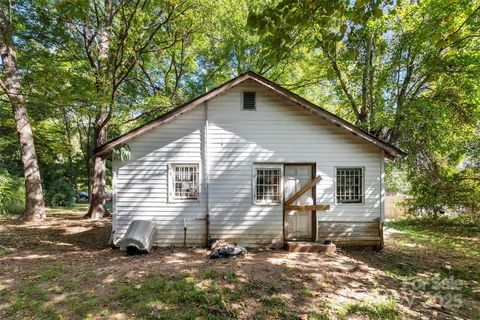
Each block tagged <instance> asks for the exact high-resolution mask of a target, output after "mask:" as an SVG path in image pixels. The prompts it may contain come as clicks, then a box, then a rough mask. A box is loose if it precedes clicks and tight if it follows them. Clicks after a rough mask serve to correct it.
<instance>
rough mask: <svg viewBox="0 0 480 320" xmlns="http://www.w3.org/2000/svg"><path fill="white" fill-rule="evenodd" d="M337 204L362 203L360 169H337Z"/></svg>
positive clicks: (361, 172)
mask: <svg viewBox="0 0 480 320" xmlns="http://www.w3.org/2000/svg"><path fill="white" fill-rule="evenodd" d="M337 202H338V203H362V202H363V169H362V168H337Z"/></svg>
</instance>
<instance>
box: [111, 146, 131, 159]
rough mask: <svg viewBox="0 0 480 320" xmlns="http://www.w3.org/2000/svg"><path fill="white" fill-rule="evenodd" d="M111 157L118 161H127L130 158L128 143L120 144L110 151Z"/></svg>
mask: <svg viewBox="0 0 480 320" xmlns="http://www.w3.org/2000/svg"><path fill="white" fill-rule="evenodd" d="M112 154H113V155H112V156H113V159H115V160H119V161H128V160H130V159H131V152H130V147H129V146H128V144H122V145H121V146H118V147H117V148H115V149H114V150H113V151H112Z"/></svg>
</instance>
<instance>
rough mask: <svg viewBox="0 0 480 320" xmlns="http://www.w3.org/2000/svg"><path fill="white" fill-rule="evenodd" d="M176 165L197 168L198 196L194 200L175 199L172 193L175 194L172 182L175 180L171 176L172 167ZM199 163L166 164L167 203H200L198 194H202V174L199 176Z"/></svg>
mask: <svg viewBox="0 0 480 320" xmlns="http://www.w3.org/2000/svg"><path fill="white" fill-rule="evenodd" d="M178 165H185V166H192V165H196V166H197V167H198V169H197V170H198V196H197V198H196V199H179V198H175V195H174V192H175V186H174V182H175V179H174V177H173V174H174V172H175V171H174V170H173V167H174V166H178ZM200 169H201V168H200V163H199V162H170V163H168V165H167V171H168V172H167V175H168V178H167V193H168V203H179V202H200V194H201V192H202V174H201V171H200Z"/></svg>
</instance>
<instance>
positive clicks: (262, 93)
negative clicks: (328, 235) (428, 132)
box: [114, 83, 383, 246]
mask: <svg viewBox="0 0 480 320" xmlns="http://www.w3.org/2000/svg"><path fill="white" fill-rule="evenodd" d="M253 90H254V91H256V92H257V94H256V99H257V103H256V106H257V109H256V111H243V110H242V104H241V99H242V92H243V91H253ZM207 104H208V106H207V107H206V108H207V110H205V106H202V107H199V108H197V109H195V110H193V111H190V112H188V113H186V114H184V115H182V116H180V117H179V118H177V119H175V120H173V121H171V122H169V123H167V124H165V125H163V126H160V127H158V128H156V129H153V130H152V131H150V132H148V133H146V134H144V135H142V136H140V137H137V138H135V139H133V140H132V141H130V142H129V143H128V144H129V146H130V149H131V151H132V160H131V161H128V162H125V163H119V162H115V163H114V169H115V170H116V171H117V176H116V179H115V184H116V186H115V189H116V190H115V192H116V195H115V199H116V200H115V208H114V211H115V220H116V221H115V225H116V230H115V239H119V238H120V237H121V236H122V235H123V233H124V232H125V230H126V228H127V226H128V223H129V222H130V221H131V220H132V219H134V218H137V219H151V220H153V221H155V222H156V223H157V225H158V237H157V243H158V244H160V245H169V244H177V245H180V244H182V243H183V218H186V219H187V225H188V232H187V243H188V244H189V245H200V244H204V242H205V236H206V234H205V232H206V222H205V221H204V220H200V219H203V218H205V216H206V213H207V208H209V211H210V230H209V233H210V238H222V239H226V240H231V241H234V242H237V243H238V244H240V245H245V246H255V245H258V244H271V243H281V242H282V240H283V206H282V204H273V205H256V204H253V198H252V196H253V192H252V174H253V164H254V163H262V162H270V163H315V164H316V170H317V175H321V176H322V181H321V182H320V183H319V184H318V185H317V203H318V204H330V205H331V210H330V211H328V212H321V211H320V212H317V220H318V221H347V222H348V221H371V220H373V219H375V218H379V217H380V216H381V199H382V193H381V189H382V185H381V183H380V179H381V171H382V170H383V168H382V167H381V163H382V162H383V156H382V154H381V153H380V151H379V150H378V149H377V148H375V147H372V146H371V145H369V144H367V143H365V142H363V141H361V140H360V139H358V138H357V137H355V136H353V135H351V134H348V133H345V132H344V131H343V130H341V129H339V128H337V127H335V126H334V125H332V124H330V123H328V122H326V121H323V120H320V121H319V119H318V117H316V116H314V115H312V114H310V113H308V112H306V111H304V110H302V109H301V108H299V107H298V106H294V105H292V104H290V103H288V102H286V101H285V100H284V99H282V98H281V97H279V96H277V95H275V94H274V93H272V92H270V91H268V90H266V89H264V88H260V87H259V86H257V85H255V84H253V83H244V84H243V85H241V86H237V87H235V88H233V89H231V90H229V91H227V92H226V93H225V94H223V95H221V96H218V97H216V98H214V99H212V100H210V101H209V102H208V103H207ZM207 119H208V121H207ZM206 123H208V127H207V128H205V124H206ZM206 132H208V138H207V139H205V133H206ZM205 141H207V142H208V143H207V145H204V142H205ZM205 150H208V151H207V152H205ZM202 151H203V152H202ZM206 153H208V160H209V161H208V168H207V167H204V166H205V165H207V164H206V162H205V154H206ZM169 162H183V163H190V162H192V163H195V162H198V163H200V173H201V178H200V181H201V187H200V197H199V199H198V201H196V202H188V203H168V194H167V192H168V185H167V165H168V163H169ZM337 166H352V167H364V168H365V172H364V175H365V203H364V204H338V205H337V204H336V202H335V198H334V196H335V189H334V187H335V184H334V181H335V167H337ZM207 171H208V174H209V196H208V199H209V200H208V204H207V196H206V184H205V177H204V176H205V174H206V172H207Z"/></svg>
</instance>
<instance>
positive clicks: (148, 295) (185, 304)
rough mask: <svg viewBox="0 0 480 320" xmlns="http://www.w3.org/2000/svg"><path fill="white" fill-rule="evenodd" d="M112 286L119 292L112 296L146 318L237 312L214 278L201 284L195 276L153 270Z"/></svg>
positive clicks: (192, 316)
mask: <svg viewBox="0 0 480 320" xmlns="http://www.w3.org/2000/svg"><path fill="white" fill-rule="evenodd" d="M208 276H213V274H209V275H208ZM113 290H114V292H116V293H115V294H114V297H113V298H111V299H115V300H116V301H118V302H119V303H120V304H121V305H122V306H124V307H125V308H127V309H136V310H137V311H138V315H139V316H140V317H143V318H149V319H150V318H154V319H155V318H159V317H160V316H162V318H180V319H190V318H197V317H207V316H208V317H209V318H229V317H231V316H233V315H235V310H233V309H232V308H230V307H229V304H228V297H227V296H226V295H225V294H224V293H223V291H222V290H221V289H220V288H219V287H218V286H217V285H216V283H215V282H213V283H212V284H210V285H209V286H208V287H207V288H199V287H198V286H197V285H196V279H195V277H193V276H192V275H189V274H180V275H177V276H174V277H167V276H164V275H156V274H150V275H148V276H147V277H145V278H144V279H142V280H138V279H137V280H132V281H129V282H127V283H125V284H123V285H121V286H117V287H115V288H113Z"/></svg>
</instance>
